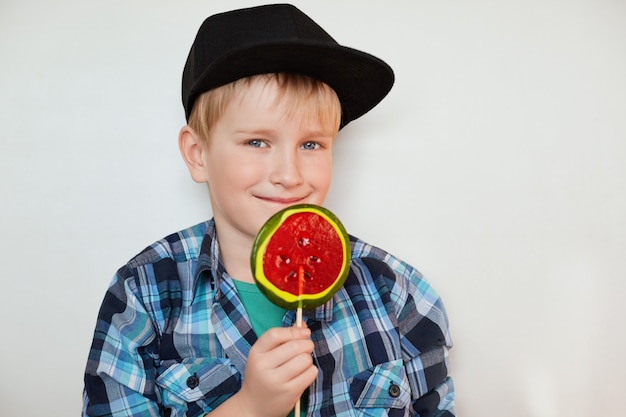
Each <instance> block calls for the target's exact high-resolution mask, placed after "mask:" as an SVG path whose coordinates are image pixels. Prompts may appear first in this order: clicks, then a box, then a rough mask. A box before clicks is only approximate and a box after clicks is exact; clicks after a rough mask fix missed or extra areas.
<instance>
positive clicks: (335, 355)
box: [83, 221, 454, 417]
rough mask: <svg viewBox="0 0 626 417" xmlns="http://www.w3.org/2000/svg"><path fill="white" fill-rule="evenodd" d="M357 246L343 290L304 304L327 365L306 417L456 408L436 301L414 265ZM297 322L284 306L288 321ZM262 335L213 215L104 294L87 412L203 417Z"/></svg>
mask: <svg viewBox="0 0 626 417" xmlns="http://www.w3.org/2000/svg"><path fill="white" fill-rule="evenodd" d="M351 245H352V260H351V268H350V274H349V276H348V278H347V279H346V282H345V284H344V286H343V287H342V288H341V289H340V290H339V291H338V292H337V293H336V294H335V296H334V297H333V298H332V299H331V300H330V301H328V302H327V303H326V304H325V305H323V306H320V307H318V308H317V309H315V310H311V311H305V312H304V319H305V320H306V322H307V324H308V326H309V328H310V329H311V338H312V340H313V342H314V343H315V351H314V361H315V364H316V365H317V366H318V368H319V370H320V372H319V374H318V377H317V380H316V381H315V382H314V383H313V384H312V385H311V387H310V388H309V390H308V400H307V401H304V403H303V404H304V406H305V407H306V410H307V415H309V416H328V417H331V416H333V417H335V416H336V417H356V416H362V415H368V416H396V417H398V416H411V415H419V416H421V417H426V416H428V417H434V416H438V417H444V416H445V417H449V416H454V388H453V385H452V380H451V379H450V378H449V377H448V376H447V374H448V364H447V362H448V349H449V348H450V347H451V341H450V336H449V332H448V323H447V317H446V313H445V310H444V308H443V305H442V303H441V300H440V298H439V297H438V296H437V294H436V293H435V292H434V291H433V289H432V288H431V286H430V285H429V284H428V283H427V282H426V281H425V280H424V279H423V278H422V276H421V275H420V273H419V272H417V271H416V270H415V269H413V268H412V267H411V266H409V265H407V264H405V263H403V262H401V261H399V260H398V259H396V258H394V257H392V256H390V255H389V254H387V253H385V252H383V251H381V250H380V249H377V248H375V247H372V246H370V245H367V244H366V243H364V242H362V241H360V240H358V239H356V238H353V237H351ZM294 321H295V314H294V312H293V311H287V313H286V314H285V317H284V320H283V325H285V326H290V325H292V324H293V322H294ZM256 338H257V336H256V335H255V333H254V331H253V330H252V327H251V325H250V321H249V319H248V317H247V316H246V312H245V309H244V307H243V305H242V304H241V301H240V299H239V297H238V295H237V292H236V290H235V288H234V285H233V282H232V279H231V278H230V277H229V276H228V275H227V273H226V271H225V270H224V267H223V265H222V263H221V261H220V257H219V250H218V245H217V239H215V228H214V224H213V222H212V221H209V222H206V223H202V224H199V225H196V226H194V227H191V228H189V229H186V230H183V231H181V232H179V233H176V234H173V235H171V236H168V237H166V238H165V239H163V240H161V241H159V242H157V243H155V244H153V245H152V246H150V247H148V248H147V249H145V250H144V251H143V252H141V253H140V254H139V255H138V256H136V257H135V258H133V259H132V260H131V261H130V262H129V263H128V264H126V265H125V266H124V267H122V268H121V269H120V270H119V271H118V272H117V274H116V276H115V277H114V279H113V281H112V283H111V285H110V287H109V289H108V291H107V293H106V296H105V298H104V301H103V304H102V307H101V310H100V313H99V315H98V319H97V322H96V329H95V333H94V338H93V344H92V346H91V350H90V353H89V359H88V362H87V368H86V372H85V391H84V408H83V415H84V416H171V417H179V416H201V415H202V414H203V413H206V412H209V411H211V410H213V409H214V408H215V407H217V406H218V405H220V404H221V403H222V402H224V401H225V400H226V399H227V398H228V397H230V396H231V395H232V394H233V393H235V392H237V391H238V390H239V388H240V386H241V383H242V379H243V378H244V371H245V367H246V358H247V356H248V352H249V351H250V347H251V346H252V345H253V344H254V342H255V341H256ZM305 399H306V398H305Z"/></svg>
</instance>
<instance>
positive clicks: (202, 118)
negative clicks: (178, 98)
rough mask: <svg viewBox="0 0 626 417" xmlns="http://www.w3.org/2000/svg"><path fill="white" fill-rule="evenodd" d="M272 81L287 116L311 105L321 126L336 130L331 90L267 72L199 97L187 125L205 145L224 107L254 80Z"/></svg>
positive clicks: (336, 111)
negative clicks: (284, 103)
mask: <svg viewBox="0 0 626 417" xmlns="http://www.w3.org/2000/svg"><path fill="white" fill-rule="evenodd" d="M258 79H261V80H263V81H265V82H266V83H270V82H275V83H276V84H277V86H278V91H279V94H278V95H277V97H276V100H277V101H279V100H283V99H284V100H286V102H287V113H288V114H287V115H289V114H290V113H291V112H293V111H295V110H299V109H302V107H304V106H311V110H312V112H311V114H312V115H314V116H315V117H317V118H318V119H319V120H320V121H321V123H322V124H323V125H324V126H329V129H332V132H333V134H336V133H337V131H338V130H339V124H340V122H341V103H340V102H339V98H338V97H337V94H336V93H335V91H334V90H333V89H332V88H330V87H329V86H328V85H327V84H325V83H324V82H322V81H320V80H317V79H315V78H312V77H309V76H306V75H301V74H288V73H271V74H261V75H253V76H251V77H246V78H240V79H238V80H236V81H233V82H232V83H229V84H226V85H223V86H220V87H217V88H214V89H212V90H209V91H207V92H205V93H203V94H201V95H200V96H199V97H198V98H197V99H196V102H195V103H194V105H193V109H192V110H191V114H190V115H189V121H188V123H187V124H188V125H189V126H190V127H191V128H192V129H193V130H195V131H196V133H198V134H199V135H200V137H201V138H202V139H203V140H204V141H205V142H206V141H208V138H209V137H210V134H211V128H212V127H213V126H214V125H215V123H217V121H218V120H219V119H220V117H221V116H222V114H223V113H224V110H225V109H226V107H227V106H228V105H229V104H230V103H231V102H232V100H233V99H234V98H235V97H243V96H244V95H245V92H246V90H247V89H248V87H249V86H250V83H252V82H253V81H255V80H258Z"/></svg>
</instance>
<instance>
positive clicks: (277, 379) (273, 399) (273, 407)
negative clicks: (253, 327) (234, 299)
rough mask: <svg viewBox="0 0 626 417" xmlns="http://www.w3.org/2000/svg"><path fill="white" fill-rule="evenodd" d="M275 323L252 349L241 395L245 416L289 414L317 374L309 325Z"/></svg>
mask: <svg viewBox="0 0 626 417" xmlns="http://www.w3.org/2000/svg"><path fill="white" fill-rule="evenodd" d="M303 326H304V327H275V328H272V329H270V330H268V331H267V332H265V333H263V335H261V337H260V338H259V339H258V340H257V342H256V343H255V344H254V346H252V348H251V349H250V354H249V355H248V362H247V364H246V374H245V376H244V381H243V385H242V387H241V390H240V391H239V392H238V393H237V394H235V396H237V397H238V403H239V407H241V414H240V415H242V416H258V417H285V416H286V415H287V414H289V412H290V411H291V410H292V409H293V407H294V405H295V403H296V401H297V400H298V399H299V398H300V396H301V395H302V393H303V392H304V390H305V389H306V388H307V387H308V386H309V385H311V384H312V383H313V381H314V380H315V378H316V377H317V372H318V370H317V368H316V367H315V366H314V365H313V358H312V357H311V354H312V352H313V348H314V346H313V342H312V341H311V340H310V339H309V337H310V335H311V332H310V330H309V329H308V328H307V327H306V324H304V325H303Z"/></svg>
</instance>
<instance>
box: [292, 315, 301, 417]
mask: <svg viewBox="0 0 626 417" xmlns="http://www.w3.org/2000/svg"><path fill="white" fill-rule="evenodd" d="M296 327H302V307H298V309H297V310H296ZM293 415H294V417H300V398H298V401H296V406H295V407H294V411H293Z"/></svg>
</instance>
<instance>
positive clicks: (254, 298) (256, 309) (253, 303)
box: [233, 279, 307, 417]
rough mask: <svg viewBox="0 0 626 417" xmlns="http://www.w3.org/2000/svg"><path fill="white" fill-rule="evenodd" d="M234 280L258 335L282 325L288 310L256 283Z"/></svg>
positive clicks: (291, 415) (303, 408) (304, 408)
mask: <svg viewBox="0 0 626 417" xmlns="http://www.w3.org/2000/svg"><path fill="white" fill-rule="evenodd" d="M233 282H234V283H235V288H236V289H237V294H239V298H240V299H241V303H242V304H243V307H244V308H245V309H246V313H248V317H249V318H250V324H252V330H254V333H255V334H256V335H257V337H259V336H261V335H262V334H263V333H265V332H266V331H267V330H269V329H271V328H272V327H282V325H283V317H284V316H285V312H286V311H287V310H285V309H284V308H282V307H278V306H277V305H276V304H274V303H272V302H271V301H270V300H268V299H267V297H265V295H263V293H262V292H261V291H260V290H259V287H257V286H256V284H251V283H249V282H243V281H237V280H236V279H234V280H233ZM302 397H303V398H302V400H301V401H302V403H303V404H302V407H301V409H300V415H301V417H304V416H306V403H305V402H304V401H306V400H307V398H306V394H305V395H303V396H302ZM293 414H294V413H293V410H292V411H291V412H290V413H289V415H288V416H287V417H293Z"/></svg>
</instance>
